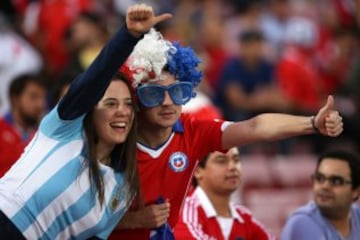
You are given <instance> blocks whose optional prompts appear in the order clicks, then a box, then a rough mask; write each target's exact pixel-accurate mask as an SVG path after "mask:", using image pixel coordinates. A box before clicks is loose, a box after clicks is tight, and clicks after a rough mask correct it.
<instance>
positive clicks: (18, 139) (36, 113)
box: [0, 75, 46, 177]
mask: <svg viewBox="0 0 360 240" xmlns="http://www.w3.org/2000/svg"><path fill="white" fill-rule="evenodd" d="M9 98H10V105H11V111H9V112H8V113H6V114H5V115H4V116H3V117H2V118H0V132H1V134H0V177H2V176H3V175H4V173H5V172H6V171H7V170H8V169H9V168H10V167H11V165H12V164H13V163H14V162H15V161H16V160H17V159H18V158H19V157H20V155H21V153H22V152H23V150H24V147H25V146H26V145H27V143H28V142H29V141H30V140H31V138H32V137H33V135H34V133H35V131H36V130H37V127H38V124H39V122H40V119H41V118H42V116H43V114H44V113H45V110H46V88H45V85H44V83H43V82H42V81H41V80H40V79H39V78H38V77H37V76H34V75H21V76H19V77H18V78H16V79H14V80H13V81H12V82H11V85H10V89H9Z"/></svg>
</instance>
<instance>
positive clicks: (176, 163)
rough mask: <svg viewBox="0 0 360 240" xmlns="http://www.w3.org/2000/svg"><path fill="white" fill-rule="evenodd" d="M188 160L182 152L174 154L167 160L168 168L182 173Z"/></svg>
mask: <svg viewBox="0 0 360 240" xmlns="http://www.w3.org/2000/svg"><path fill="white" fill-rule="evenodd" d="M188 163H189V161H188V158H187V156H186V155H185V154H184V153H182V152H174V153H173V154H171V156H170V159H169V166H170V168H171V170H173V171H174V172H182V171H184V170H185V169H186V168H187V166H188Z"/></svg>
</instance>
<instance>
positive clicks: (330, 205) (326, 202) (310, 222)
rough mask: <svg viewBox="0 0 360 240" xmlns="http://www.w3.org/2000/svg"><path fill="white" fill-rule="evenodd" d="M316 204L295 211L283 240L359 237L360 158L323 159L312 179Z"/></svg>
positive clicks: (329, 155)
mask: <svg viewBox="0 0 360 240" xmlns="http://www.w3.org/2000/svg"><path fill="white" fill-rule="evenodd" d="M312 180H313V194H314V201H312V202H310V203H308V204H307V205H306V206H303V207H301V208H299V209H298V210H296V211H295V212H294V213H293V214H292V215H291V216H290V218H289V219H288V221H287V223H286V225H285V228H284V230H283V233H282V236H281V239H283V240H289V239H291V240H303V239H314V240H315V239H316V240H317V239H328V240H329V239H331V240H342V239H347V240H355V239H359V236H360V207H359V206H358V205H356V204H355V203H354V202H355V201H356V200H357V199H358V198H359V196H360V158H359V156H356V155H354V154H352V153H350V152H344V151H334V152H329V153H326V154H324V155H323V156H321V157H320V158H319V160H318V163H317V167H316V170H315V173H314V174H313V175H312Z"/></svg>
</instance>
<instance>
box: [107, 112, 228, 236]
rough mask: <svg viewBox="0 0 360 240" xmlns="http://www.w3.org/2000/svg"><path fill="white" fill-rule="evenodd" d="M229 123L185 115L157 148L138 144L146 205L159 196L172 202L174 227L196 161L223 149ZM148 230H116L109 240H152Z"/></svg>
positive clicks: (170, 221)
mask: <svg viewBox="0 0 360 240" xmlns="http://www.w3.org/2000/svg"><path fill="white" fill-rule="evenodd" d="M228 124H230V123H229V122H224V121H221V120H198V119H196V118H194V117H192V116H191V115H188V114H182V115H181V117H180V119H179V121H178V122H177V123H176V124H175V126H174V127H173V133H172V134H171V136H170V137H169V139H168V140H167V141H166V142H165V143H164V144H163V145H162V146H161V147H160V148H158V149H152V148H149V147H147V146H144V145H142V144H140V143H138V144H137V159H138V168H139V171H140V185H141V191H142V194H143V198H144V201H145V205H148V204H154V203H155V202H156V200H157V199H158V198H159V196H162V197H163V198H164V199H168V200H169V202H170V216H169V218H168V223H169V224H170V226H171V228H174V226H175V224H176V222H177V220H178V216H179V213H180V209H181V206H182V203H183V200H184V198H185V196H186V193H187V190H188V188H189V185H190V183H191V177H192V175H193V171H194V169H195V167H196V165H197V162H198V161H199V160H201V159H202V158H204V156H205V155H206V154H207V153H209V152H212V151H215V150H218V151H222V150H223V149H222V148H221V137H222V132H223V130H224V129H225V128H226V126H228ZM149 236H150V230H149V229H134V230H121V231H119V230H118V231H115V232H113V234H112V236H111V238H110V239H121V240H123V239H149Z"/></svg>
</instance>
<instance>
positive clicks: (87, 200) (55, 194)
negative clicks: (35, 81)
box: [0, 5, 170, 239]
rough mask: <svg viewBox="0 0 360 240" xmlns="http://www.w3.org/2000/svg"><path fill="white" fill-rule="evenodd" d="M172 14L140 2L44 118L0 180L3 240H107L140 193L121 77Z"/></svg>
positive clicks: (130, 109) (127, 93)
mask: <svg viewBox="0 0 360 240" xmlns="http://www.w3.org/2000/svg"><path fill="white" fill-rule="evenodd" d="M169 17H170V15H169V14H163V15H160V16H154V14H153V11H152V9H151V7H148V6H145V5H135V6H133V7H130V8H129V9H128V11H127V15H126V26H125V27H123V28H122V29H121V30H120V31H119V32H118V33H117V34H116V35H115V36H114V37H113V38H112V40H110V41H109V43H107V44H106V45H105V47H104V48H103V50H102V51H101V53H100V54H99V56H98V57H97V58H96V59H95V61H94V62H93V63H92V65H91V66H90V67H89V68H88V69H87V70H86V71H85V72H84V73H83V74H80V75H79V76H78V77H77V78H76V79H75V80H74V82H73V84H72V85H71V87H70V89H69V91H68V93H67V94H66V95H65V96H64V97H63V98H62V99H61V100H60V102H59V103H58V105H57V106H55V107H54V109H52V110H51V111H50V113H49V114H47V115H46V116H45V117H44V119H43V120H42V121H41V124H40V127H39V130H38V132H37V133H36V135H35V136H34V138H33V140H32V141H31V142H30V144H29V145H28V146H27V147H26V149H25V152H24V153H23V154H22V156H21V157H20V159H19V160H18V161H17V162H16V163H15V164H14V165H13V166H12V168H11V169H10V170H9V171H8V172H7V173H6V174H5V176H4V177H3V178H1V179H0V210H1V211H0V236H2V237H5V238H6V239H88V238H91V237H93V238H95V239H106V238H107V237H108V235H109V234H110V232H111V231H112V230H113V228H114V227H115V225H116V224H117V222H118V221H119V220H120V218H121V217H122V215H123V214H124V212H125V211H126V209H127V207H128V205H129V203H130V201H131V200H132V199H133V197H134V195H135V194H136V193H137V192H138V175H137V170H136V169H137V167H136V161H135V141H136V131H135V129H136V126H134V125H135V124H134V123H135V122H136V121H134V118H135V108H134V104H133V101H134V100H133V96H132V91H131V87H130V85H129V82H128V81H127V80H126V79H125V78H124V77H123V76H121V75H116V74H115V73H116V72H117V70H118V68H119V67H120V66H121V64H122V63H123V62H124V61H125V60H126V58H127V57H128V55H129V54H130V53H131V51H132V49H133V47H134V46H135V44H136V43H137V41H138V40H139V38H140V37H141V36H142V35H143V34H144V33H146V32H147V31H149V29H150V28H151V27H152V26H153V25H155V24H156V23H158V22H160V21H163V20H165V19H167V18H169Z"/></svg>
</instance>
